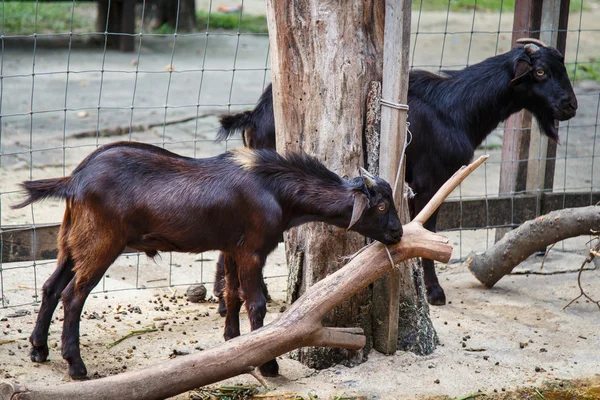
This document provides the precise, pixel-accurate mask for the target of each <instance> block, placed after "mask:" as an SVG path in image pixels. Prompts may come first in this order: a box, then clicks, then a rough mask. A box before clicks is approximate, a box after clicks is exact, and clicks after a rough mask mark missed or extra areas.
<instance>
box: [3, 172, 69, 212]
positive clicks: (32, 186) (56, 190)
mask: <svg viewBox="0 0 600 400" xmlns="http://www.w3.org/2000/svg"><path fill="white" fill-rule="evenodd" d="M70 179H71V177H69V176H65V177H62V178H53V179H40V180H37V181H27V182H23V183H21V185H20V186H21V187H22V188H23V189H25V191H26V192H27V195H28V196H27V198H26V199H25V200H24V201H22V202H21V203H19V204H15V205H13V206H11V207H10V208H12V209H16V208H23V207H25V206H28V205H29V204H31V203H35V202H36V201H38V200H43V199H47V198H50V197H55V198H61V199H64V198H67V197H69V181H70Z"/></svg>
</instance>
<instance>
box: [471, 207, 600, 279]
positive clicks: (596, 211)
mask: <svg viewBox="0 0 600 400" xmlns="http://www.w3.org/2000/svg"><path fill="white" fill-rule="evenodd" d="M598 231H600V206H589V207H579V208H565V209H563V210H558V211H552V212H551V213H548V214H546V215H543V216H541V217H538V218H536V219H533V220H530V221H527V222H525V223H524V224H523V225H521V226H520V227H518V228H517V229H515V230H512V231H510V232H508V233H507V234H506V235H504V237H503V238H502V239H501V240H500V241H499V242H497V243H496V244H495V245H494V247H492V248H491V249H489V250H488V251H486V252H485V253H483V254H480V255H476V256H473V257H471V258H470V259H469V269H470V270H471V272H472V273H473V275H475V277H476V278H477V279H478V280H479V281H480V282H481V283H483V284H484V285H485V286H487V287H488V288H491V287H493V286H494V285H495V284H496V282H498V281H499V280H500V279H501V278H502V277H503V276H504V275H506V274H509V273H510V272H511V271H512V270H513V268H514V267H516V266H517V265H519V263H521V261H523V260H525V259H526V258H527V257H529V256H530V255H532V254H533V253H535V252H536V251H538V250H539V249H541V248H545V247H546V246H548V245H550V244H552V243H556V242H558V241H560V240H564V239H567V238H570V237H574V236H581V235H589V234H593V233H594V232H596V233H597V232H598Z"/></svg>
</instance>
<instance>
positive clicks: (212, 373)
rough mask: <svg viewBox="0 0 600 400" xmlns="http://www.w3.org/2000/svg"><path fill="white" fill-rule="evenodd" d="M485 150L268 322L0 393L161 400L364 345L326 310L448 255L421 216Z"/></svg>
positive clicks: (6, 398)
mask: <svg viewBox="0 0 600 400" xmlns="http://www.w3.org/2000/svg"><path fill="white" fill-rule="evenodd" d="M486 158H487V157H480V158H479V159H478V160H477V161H475V162H474V163H472V164H470V165H469V166H468V167H463V168H461V169H460V170H459V171H457V172H456V173H455V174H454V175H453V177H452V178H451V179H450V180H449V181H448V182H447V183H446V184H445V185H444V186H442V187H441V188H440V190H439V191H438V193H437V194H436V195H435V196H434V197H433V198H432V199H431V201H430V202H429V203H428V205H427V206H426V207H425V208H424V209H423V210H422V211H421V212H420V213H419V215H417V216H416V217H415V219H414V220H413V221H412V222H411V223H409V224H407V225H404V226H403V229H404V236H403V237H402V241H400V243H398V244H396V245H393V246H388V247H387V249H388V251H389V255H388V253H387V252H386V249H385V246H384V245H383V244H381V243H378V242H377V243H373V244H372V245H370V246H369V247H367V248H365V249H364V250H363V251H362V252H360V253H359V254H357V255H356V256H355V257H354V258H353V259H352V260H351V261H350V262H349V263H348V264H346V265H345V266H344V268H342V269H340V270H339V271H337V272H335V273H333V274H331V275H330V276H328V277H327V278H325V279H323V280H322V281H320V282H318V283H316V284H315V285H314V286H312V287H311V288H310V290H309V291H307V292H306V293H305V294H304V295H303V296H302V297H300V298H299V299H298V301H296V302H295V303H294V304H292V305H291V306H290V307H289V308H288V309H287V311H286V312H285V313H283V314H281V316H280V317H279V318H277V319H276V320H275V321H273V322H271V323H270V324H268V325H266V326H264V327H262V328H260V329H257V330H255V331H252V332H250V333H248V334H245V335H242V336H238V337H237V338H235V339H232V340H229V341H228V342H225V343H223V344H221V345H219V346H216V347H214V348H212V349H208V350H206V351H203V352H201V353H197V354H193V355H190V356H187V357H181V358H176V359H173V360H169V361H166V362H163V363H160V364H158V365H154V366H151V367H148V368H145V369H143V370H140V371H131V372H126V373H123V374H119V375H113V376H110V377H106V378H101V379H96V380H91V381H79V382H74V383H68V384H65V385H59V386H45V385H35V384H34V385H22V384H14V383H10V382H0V400H17V399H20V400H54V399H77V400H112V399H136V400H154V399H156V400H159V399H164V398H167V397H171V396H175V395H177V394H180V393H183V392H185V391H187V390H191V389H194V388H196V387H199V386H204V385H208V384H211V383H214V382H218V381H220V380H223V379H227V378H231V377H234V376H237V375H241V374H245V373H250V372H253V371H254V369H255V366H257V365H262V364H264V363H265V362H267V361H268V360H272V359H273V358H275V357H277V356H279V355H281V354H284V353H287V352H289V351H290V350H293V349H296V348H298V347H300V346H331V347H342V348H347V349H360V348H361V347H362V346H364V345H365V343H366V338H365V337H364V336H363V335H361V334H360V333H361V330H360V329H357V328H326V327H323V325H322V319H323V317H324V316H325V315H326V314H327V313H328V312H329V311H330V310H331V309H332V308H333V307H335V306H337V305H339V304H341V303H343V302H344V301H346V300H348V299H349V298H350V297H351V296H352V295H354V294H356V293H358V292H359V291H361V290H362V289H363V288H365V287H366V286H368V285H369V284H371V283H372V282H374V281H375V280H376V279H377V278H379V277H380V276H382V275H383V274H385V273H386V272H388V271H389V270H390V267H391V265H390V259H389V258H390V257H391V258H392V261H393V264H397V263H399V262H401V261H403V260H407V259H409V258H414V257H427V258H429V259H432V260H437V261H441V262H448V260H450V256H451V255H452V246H450V245H449V244H448V239H446V238H444V237H443V236H440V235H438V234H435V233H432V232H429V231H427V230H425V229H424V228H423V223H424V222H425V221H426V220H427V219H428V218H429V217H430V216H431V214H432V213H433V212H434V211H435V210H436V209H437V208H438V207H439V205H440V204H442V202H443V201H444V200H445V199H446V197H447V196H448V195H449V194H450V193H451V192H452V190H453V189H454V188H455V187H456V186H458V184H459V183H460V182H462V181H463V180H464V179H465V178H466V177H467V176H468V175H469V174H470V173H471V172H472V171H473V170H474V169H475V168H477V167H478V166H479V165H481V163H482V162H483V161H484V160H485V159H486Z"/></svg>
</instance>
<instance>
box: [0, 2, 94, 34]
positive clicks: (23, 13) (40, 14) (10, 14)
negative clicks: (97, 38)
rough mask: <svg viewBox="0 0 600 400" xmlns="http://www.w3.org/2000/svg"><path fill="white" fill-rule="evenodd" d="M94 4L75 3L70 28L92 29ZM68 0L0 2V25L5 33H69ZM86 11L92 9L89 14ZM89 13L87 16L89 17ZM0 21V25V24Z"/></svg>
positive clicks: (69, 14)
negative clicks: (62, 1) (55, 0)
mask: <svg viewBox="0 0 600 400" xmlns="http://www.w3.org/2000/svg"><path fill="white" fill-rule="evenodd" d="M94 7H95V4H94V3H89V4H82V5H79V4H77V5H76V6H75V15H74V18H73V31H77V30H87V31H89V30H93V29H94V19H93V15H94V13H93V11H94V9H95V8H94ZM72 8H73V4H72V3H55V4H51V3H45V2H44V3H42V2H40V3H39V6H38V7H37V9H38V10H37V25H36V3H35V2H6V3H2V4H0V18H2V20H3V21H4V26H0V29H1V28H3V29H1V30H2V31H3V32H4V34H5V35H16V34H32V33H34V32H35V33H57V32H69V31H70V29H71V12H72ZM90 11H92V12H91V13H90ZM90 15H91V16H90ZM2 20H0V24H1V23H2Z"/></svg>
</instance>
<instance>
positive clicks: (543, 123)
mask: <svg viewBox="0 0 600 400" xmlns="http://www.w3.org/2000/svg"><path fill="white" fill-rule="evenodd" d="M535 118H536V119H537V122H538V125H539V126H540V129H541V131H542V132H544V134H545V135H546V136H548V137H549V138H550V139H552V140H554V141H555V142H556V143H558V144H560V139H559V137H558V129H557V127H556V126H555V125H554V117H553V116H547V115H543V116H541V115H535Z"/></svg>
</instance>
